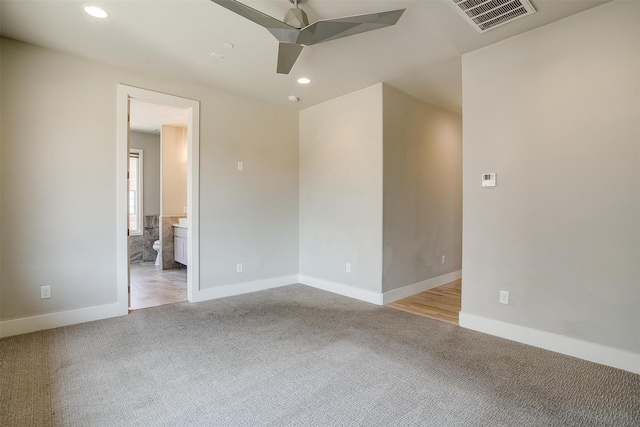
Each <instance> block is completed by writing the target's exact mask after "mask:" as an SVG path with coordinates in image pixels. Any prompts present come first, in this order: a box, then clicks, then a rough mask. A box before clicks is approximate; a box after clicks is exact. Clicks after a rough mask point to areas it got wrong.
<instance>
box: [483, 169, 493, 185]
mask: <svg viewBox="0 0 640 427" xmlns="http://www.w3.org/2000/svg"><path fill="white" fill-rule="evenodd" d="M482 186H483V187H495V186H496V173H495V172H491V173H483V174H482Z"/></svg>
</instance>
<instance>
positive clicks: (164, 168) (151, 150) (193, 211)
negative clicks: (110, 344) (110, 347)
mask: <svg viewBox="0 0 640 427" xmlns="http://www.w3.org/2000/svg"><path fill="white" fill-rule="evenodd" d="M118 107H119V108H118V166H119V167H118V171H119V178H120V177H121V175H120V173H121V172H122V171H123V170H124V169H125V168H126V175H125V177H127V178H128V179H126V180H122V181H121V180H120V179H119V180H118V202H117V209H118V230H121V226H122V219H123V217H122V210H123V209H122V208H123V207H124V208H125V209H124V210H126V222H125V224H124V227H126V230H127V232H126V236H125V239H122V236H121V235H120V234H119V236H118V282H119V285H118V301H119V305H120V306H121V307H122V310H123V311H124V310H125V307H126V310H127V312H128V311H129V310H130V309H131V310H135V309H139V308H147V307H153V306H156V305H162V304H168V303H173V302H179V301H186V300H189V301H192V300H193V293H194V287H195V288H196V289H197V288H198V287H199V286H198V277H199V275H198V261H199V259H198V250H197V248H198V245H197V240H198V233H197V228H198V214H197V213H198V198H197V194H198V191H197V189H198V147H199V143H198V135H199V132H198V126H199V120H198V115H199V103H198V102H197V101H193V100H189V99H184V98H178V97H174V96H170V95H165V94H161V93H157V92H151V91H147V90H144V89H138V88H132V87H128V86H124V85H119V86H118ZM123 157H124V162H122V160H123ZM122 184H124V185H122ZM123 187H124V188H123ZM123 194H124V197H122V195H123ZM123 205H124V206H123Z"/></svg>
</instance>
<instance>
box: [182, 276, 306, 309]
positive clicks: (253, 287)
mask: <svg viewBox="0 0 640 427" xmlns="http://www.w3.org/2000/svg"><path fill="white" fill-rule="evenodd" d="M296 283H298V275H297V274H294V275H291V276H280V277H272V278H270V279H262V280H254V281H252V282H241V283H233V284H230V285H224V286H216V287H214V288H207V289H201V290H200V292H198V293H197V294H196V297H197V298H199V299H197V300H193V301H191V302H200V301H207V300H212V299H218V298H224V297H231V296H234V295H241V294H248V293H250V292H257V291H264V290H265V289H272V288H279V287H282V286H289V285H294V284H296Z"/></svg>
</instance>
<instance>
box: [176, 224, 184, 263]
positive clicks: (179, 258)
mask: <svg viewBox="0 0 640 427" xmlns="http://www.w3.org/2000/svg"><path fill="white" fill-rule="evenodd" d="M173 253H174V254H175V260H176V262H179V263H180V264H183V265H187V227H183V226H180V225H174V226H173Z"/></svg>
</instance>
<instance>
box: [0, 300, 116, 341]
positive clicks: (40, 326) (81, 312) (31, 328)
mask: <svg viewBox="0 0 640 427" xmlns="http://www.w3.org/2000/svg"><path fill="white" fill-rule="evenodd" d="M120 308H121V307H120V303H114V304H107V305H100V306H97V307H87V308H80V309H78V310H69V311H61V312H58V313H50V314H42V315H39V316H33V317H23V318H22V319H15V320H5V321H4V322H0V338H4V337H10V336H13V335H20V334H28V333H30V332H36V331H42V330H44V329H53V328H59V327H61V326H68V325H75V324H78V323H84V322H92V321H94V320H102V319H108V318H110V317H116V316H121V315H122V313H121V310H120Z"/></svg>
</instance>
